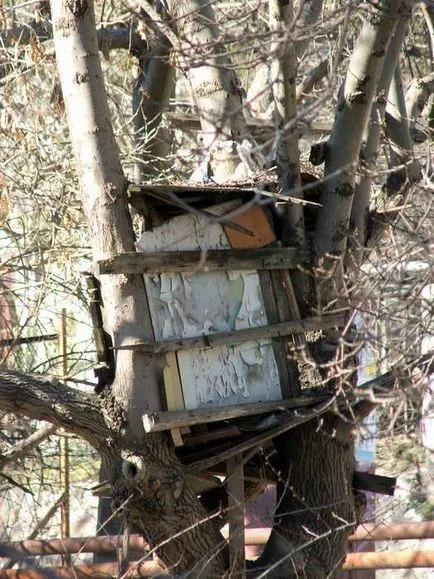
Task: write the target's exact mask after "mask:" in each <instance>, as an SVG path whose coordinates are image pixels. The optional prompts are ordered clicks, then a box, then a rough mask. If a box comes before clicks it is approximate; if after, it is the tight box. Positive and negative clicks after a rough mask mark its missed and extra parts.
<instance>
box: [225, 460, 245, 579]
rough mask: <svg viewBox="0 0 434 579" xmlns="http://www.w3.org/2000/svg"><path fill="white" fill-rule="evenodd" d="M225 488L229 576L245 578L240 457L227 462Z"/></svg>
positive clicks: (242, 484) (242, 485)
mask: <svg viewBox="0 0 434 579" xmlns="http://www.w3.org/2000/svg"><path fill="white" fill-rule="evenodd" d="M225 482H226V488H227V493H228V515H229V540H228V542H229V575H230V577H237V578H242V577H245V576H246V568H245V555H244V550H245V536H244V473H243V457H242V455H239V456H234V457H232V458H230V459H229V460H228V461H227V476H226V481H225Z"/></svg>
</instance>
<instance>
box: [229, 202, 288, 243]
mask: <svg viewBox="0 0 434 579" xmlns="http://www.w3.org/2000/svg"><path fill="white" fill-rule="evenodd" d="M231 221H232V222H233V223H235V224H237V225H241V226H242V227H244V228H245V229H247V230H248V231H251V232H252V235H246V234H245V233H243V232H242V231H236V230H235V229H233V228H230V227H227V226H226V225H225V232H226V235H227V237H228V241H229V243H230V244H231V247H232V248H233V249H259V248H261V247H266V246H267V245H270V243H273V242H275V241H276V236H275V234H274V231H273V228H272V226H271V223H270V219H269V216H268V214H267V213H266V212H265V210H264V208H263V207H262V206H261V205H257V204H256V203H255V204H246V205H243V207H242V211H241V210H240V211H239V212H237V213H236V214H234V215H232V217H231ZM291 249H292V248H291Z"/></svg>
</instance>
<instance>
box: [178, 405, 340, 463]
mask: <svg viewBox="0 0 434 579" xmlns="http://www.w3.org/2000/svg"><path fill="white" fill-rule="evenodd" d="M334 401H335V399H334V398H333V397H332V398H330V400H326V401H325V402H322V403H320V404H317V405H315V406H312V407H310V408H309V410H306V411H305V412H304V413H302V411H300V412H298V413H297V414H295V412H294V415H293V416H287V417H284V418H282V420H281V423H280V424H279V425H278V426H276V427H275V428H270V429H269V430H266V431H265V432H261V434H256V435H254V436H251V437H249V438H248V439H247V440H244V441H242V442H239V443H238V444H234V445H233V446H231V448H228V449H227V450H225V451H223V452H221V453H219V454H217V455H214V456H210V457H209V458H204V459H202V460H198V461H196V462H193V463H191V464H189V465H187V466H186V467H185V468H186V472H188V473H190V472H202V471H204V470H207V469H209V468H211V467H213V466H214V465H216V464H219V463H220V462H224V461H226V460H228V459H229V458H231V457H233V456H236V455H237V454H241V453H243V452H247V451H248V450H251V449H252V448H255V447H258V448H259V447H261V446H263V445H264V444H265V443H266V442H268V441H269V440H271V439H272V438H275V437H276V436H280V435H281V434H283V433H284V432H287V431H288V430H291V429H292V428H296V427H297V426H300V424H304V423H305V422H308V421H309V420H312V419H313V418H315V417H317V416H321V414H324V413H325V412H327V410H329V409H330V407H331V406H332V405H333V403H334Z"/></svg>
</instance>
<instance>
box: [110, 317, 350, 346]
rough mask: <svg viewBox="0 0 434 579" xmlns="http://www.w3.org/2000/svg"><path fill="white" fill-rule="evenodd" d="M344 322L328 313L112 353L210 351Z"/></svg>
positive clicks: (142, 344) (156, 343)
mask: <svg viewBox="0 0 434 579" xmlns="http://www.w3.org/2000/svg"><path fill="white" fill-rule="evenodd" d="M344 323H345V316H344V314H330V315H327V316H322V317H314V318H305V319H303V320H297V321H293V322H279V323H277V324H271V325H269V326H258V327H256V328H246V329H244V330H233V331H230V332H217V333H216V334H210V335H207V336H197V337H194V338H179V339H178V338H176V339H173V340H161V341H160V342H150V341H146V342H134V343H132V344H124V345H120V346H115V347H114V349H115V350H136V351H142V352H148V353H151V354H163V353H165V352H173V351H177V350H191V349H193V348H213V347H215V346H223V345H225V344H232V345H233V344H243V343H245V342H249V341H250V340H264V339H267V338H279V337H285V336H290V335H292V334H301V333H304V332H313V331H315V330H328V329H331V328H335V327H336V328H339V327H341V326H343V324H344Z"/></svg>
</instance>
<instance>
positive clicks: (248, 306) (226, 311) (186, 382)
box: [138, 202, 281, 408]
mask: <svg viewBox="0 0 434 579" xmlns="http://www.w3.org/2000/svg"><path fill="white" fill-rule="evenodd" d="M236 206H237V202H230V203H226V204H224V205H221V206H219V207H218V208H213V210H216V211H218V212H220V214H222V213H226V212H228V211H230V210H231V209H233V208H235V207H236ZM231 219H232V218H231ZM229 247H230V244H229V242H228V239H227V236H226V233H225V231H224V227H223V225H222V224H221V223H219V222H210V220H209V219H208V218H207V217H205V216H203V215H199V214H190V215H182V216H179V217H176V218H174V219H172V220H170V221H168V222H166V223H164V224H163V225H162V226H161V227H158V228H156V229H155V230H153V231H149V232H145V233H144V234H143V235H142V237H141V238H140V240H139V242H138V249H139V250H141V251H157V250H165V251H177V250H204V261H205V262H206V253H205V251H206V249H224V248H229ZM144 277H145V284H146V291H147V293H148V298H149V306H150V311H151V317H152V322H153V326H154V332H155V339H156V340H161V339H170V338H186V337H194V336H201V335H209V334H212V333H215V332H219V331H230V330H234V329H244V328H249V327H255V326H262V325H266V324H267V318H266V314H265V308H264V303H263V299H262V294H261V289H260V282H259V276H258V274H257V272H255V271H243V272H240V271H232V272H219V271H212V272H206V271H203V270H201V271H198V272H195V273H192V274H190V273H188V274H187V273H185V274H177V273H174V274H166V273H164V274H160V275H145V276H144ZM177 358H178V365H179V371H180V376H181V382H182V386H183V394H184V402H185V407H186V408H200V407H205V406H222V405H232V404H240V403H246V402H257V401H264V402H265V401H268V400H279V399H281V391H280V384H279V375H278V371H277V366H276V361H275V357H274V352H273V347H272V344H271V341H270V340H261V341H260V342H257V343H255V342H249V343H246V344H242V345H234V346H221V347H216V348H213V349H210V348H197V349H194V350H189V351H183V352H178V353H177Z"/></svg>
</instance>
